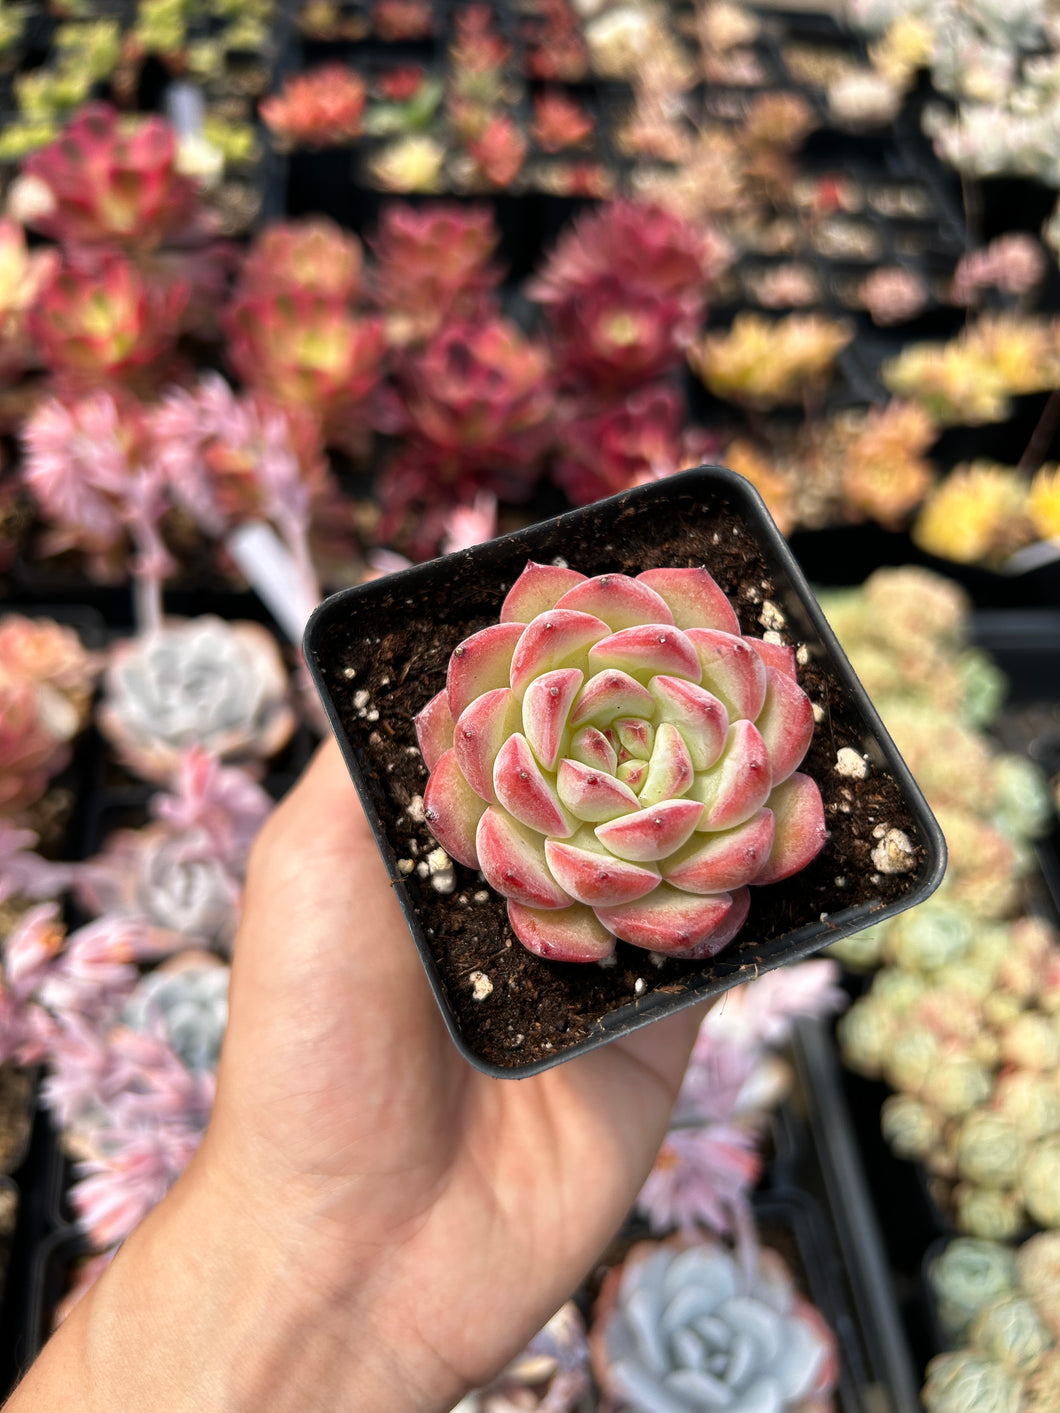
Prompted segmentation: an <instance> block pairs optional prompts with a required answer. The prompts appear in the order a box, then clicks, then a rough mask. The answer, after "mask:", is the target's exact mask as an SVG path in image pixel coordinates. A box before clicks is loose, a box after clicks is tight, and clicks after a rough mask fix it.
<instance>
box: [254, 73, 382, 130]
mask: <svg viewBox="0 0 1060 1413" xmlns="http://www.w3.org/2000/svg"><path fill="white" fill-rule="evenodd" d="M365 98H366V91H365V85H364V80H363V79H362V78H361V77H360V75H359V74H356V73H354V72H353V70H352V69H348V68H346V66H345V65H344V64H325V65H323V66H322V67H321V68H319V69H310V70H308V71H307V72H306V73H302V74H295V75H294V76H293V77H292V78H289V79H288V80H287V82H286V83H285V84H284V86H283V89H282V90H281V91H280V92H279V93H274V94H272V95H271V97H269V98H266V99H265V100H264V101H263V102H262V103H261V105H260V109H259V111H260V113H261V119H262V122H263V123H264V124H265V126H266V127H267V128H269V130H270V131H271V132H272V133H274V134H275V135H276V136H277V137H278V138H280V139H282V140H283V142H284V143H286V144H289V145H290V146H292V147H333V146H336V145H338V144H340V143H345V142H352V141H353V139H354V138H356V137H359V136H360V132H361V125H362V122H363V119H364V105H365Z"/></svg>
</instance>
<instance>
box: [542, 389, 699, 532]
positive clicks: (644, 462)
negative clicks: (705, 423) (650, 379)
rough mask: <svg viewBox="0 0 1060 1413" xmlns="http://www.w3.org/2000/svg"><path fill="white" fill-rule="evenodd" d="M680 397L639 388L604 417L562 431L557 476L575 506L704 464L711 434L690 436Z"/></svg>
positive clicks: (583, 419)
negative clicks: (707, 440) (686, 428)
mask: <svg viewBox="0 0 1060 1413" xmlns="http://www.w3.org/2000/svg"><path fill="white" fill-rule="evenodd" d="M684 426H685V409H684V405H683V402H682V399H681V396H680V394H679V393H678V392H677V391H676V390H675V389H674V388H673V387H671V386H670V385H669V384H666V383H656V384H652V385H649V386H648V387H643V388H638V389H637V390H636V391H635V392H633V393H630V394H629V396H628V397H626V398H625V399H624V400H623V401H622V402H620V403H618V404H617V405H615V406H610V407H608V408H607V409H606V410H605V411H603V412H589V413H581V414H580V415H577V416H575V417H573V418H572V419H571V420H570V421H569V422H567V423H566V424H565V425H564V426H563V427H562V429H561V431H560V435H559V447H560V449H559V457H558V460H557V463H556V469H555V477H556V480H557V481H558V482H559V484H560V485H561V486H562V488H563V490H564V491H565V492H566V494H567V495H568V497H569V498H570V499H571V500H572V501H573V502H574V504H575V505H589V504H591V502H592V501H594V500H600V499H601V498H602V497H604V496H610V495H617V494H618V492H619V491H626V490H629V489H630V487H631V486H637V485H641V484H642V483H643V482H645V481H649V480H654V479H656V478H657V477H659V476H668V475H672V474H673V473H674V472H675V471H682V470H684V469H686V468H687V467H690V466H697V465H699V464H700V463H701V462H702V461H703V460H704V459H705V453H706V435H707V434H706V433H703V432H699V433H696V432H686V431H685V430H684Z"/></svg>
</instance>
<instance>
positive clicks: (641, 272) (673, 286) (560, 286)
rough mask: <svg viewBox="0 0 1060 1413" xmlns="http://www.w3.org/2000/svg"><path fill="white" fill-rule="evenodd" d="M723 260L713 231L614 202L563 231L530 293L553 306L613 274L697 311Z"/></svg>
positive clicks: (667, 214) (653, 209)
mask: <svg viewBox="0 0 1060 1413" xmlns="http://www.w3.org/2000/svg"><path fill="white" fill-rule="evenodd" d="M725 263H727V256H726V252H725V250H724V247H723V245H722V243H721V242H720V241H719V239H718V238H717V237H716V236H714V235H713V234H712V233H711V232H709V231H704V230H702V229H700V228H697V227H696V226H694V225H692V223H691V222H689V221H686V220H684V219H683V218H682V217H680V216H677V215H674V214H673V213H672V212H670V211H668V210H666V209H665V208H664V207H662V206H652V205H644V206H642V205H639V204H638V203H636V202H632V201H614V202H610V203H608V205H606V206H603V207H601V208H600V209H599V210H597V211H593V212H590V213H589V214H588V215H585V216H582V217H581V219H580V220H578V221H577V222H576V223H575V224H574V225H573V226H572V227H571V228H570V229H569V230H568V231H566V232H565V233H564V235H563V236H562V237H561V238H560V240H559V242H558V243H557V245H556V247H555V249H554V250H553V252H552V255H551V256H550V258H549V260H548V261H547V263H546V265H545V268H544V269H543V270H542V272H541V274H540V276H539V277H538V278H537V280H536V281H535V283H534V286H533V288H532V291H531V293H532V295H533V297H534V298H535V299H538V300H540V301H541V303H543V304H546V305H549V306H555V305H557V304H560V303H562V302H563V301H565V300H569V299H577V298H579V297H580V295H581V293H582V291H583V290H584V289H585V287H586V286H587V285H589V284H591V283H593V282H594V281H595V280H596V279H597V278H598V277H599V276H601V275H611V276H614V277H615V278H616V279H618V280H619V281H620V282H621V283H623V284H624V285H627V286H629V287H631V288H635V289H648V290H652V291H654V292H655V293H657V294H660V295H673V296H677V297H678V298H680V299H681V300H682V301H684V302H687V303H688V305H689V307H690V308H694V309H695V310H696V311H697V315H698V312H699V311H701V310H702V306H703V304H704V301H705V297H706V291H707V289H708V287H709V285H710V283H711V281H712V280H713V279H715V278H716V277H717V275H718V274H719V273H720V271H721V269H723V268H724V265H725Z"/></svg>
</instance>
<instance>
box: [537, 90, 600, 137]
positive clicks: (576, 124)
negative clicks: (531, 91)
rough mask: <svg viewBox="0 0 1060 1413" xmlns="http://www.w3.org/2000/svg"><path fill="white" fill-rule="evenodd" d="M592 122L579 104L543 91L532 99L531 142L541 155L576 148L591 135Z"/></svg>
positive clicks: (559, 94) (558, 94)
mask: <svg viewBox="0 0 1060 1413" xmlns="http://www.w3.org/2000/svg"><path fill="white" fill-rule="evenodd" d="M592 131H593V120H592V118H591V117H590V116H589V114H588V113H587V112H586V111H585V109H584V108H583V107H582V106H581V104H580V103H576V102H575V101H574V100H573V99H572V98H565V97H564V95H563V94H562V93H553V92H550V91H548V90H546V91H545V92H544V93H539V94H538V95H537V97H536V98H535V99H534V127H533V134H534V141H535V142H536V143H537V145H538V147H540V148H541V149H542V151H544V152H560V151H562V150H563V148H565V147H580V146H582V144H583V143H585V141H586V140H587V139H588V138H589V137H591V136H592Z"/></svg>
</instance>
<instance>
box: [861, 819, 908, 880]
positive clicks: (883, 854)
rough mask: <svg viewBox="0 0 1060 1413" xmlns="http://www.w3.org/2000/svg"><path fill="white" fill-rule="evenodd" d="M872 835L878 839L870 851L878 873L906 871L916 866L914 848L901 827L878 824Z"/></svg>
mask: <svg viewBox="0 0 1060 1413" xmlns="http://www.w3.org/2000/svg"><path fill="white" fill-rule="evenodd" d="M872 837H873V838H874V839H878V840H879V841H880V842H879V843H878V844H877V845H876V847H875V849H873V851H872V865H873V867H874V868H876V869H879V871H880V873H908V872H909V871H910V870H911V869H914V868H916V850H915V849H914V847H913V845H912V843H911V842H910V840H909V836H908V834H905V833H903V831H902V830H901V829H888V828H887V826H886V825H885V824H878V825H877V826H876V828H875V829H874V830H873V831H872Z"/></svg>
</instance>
